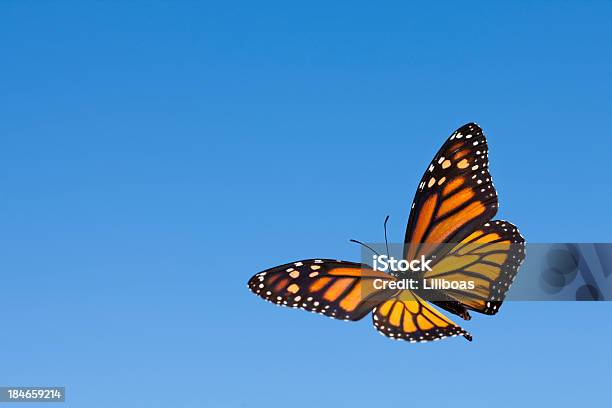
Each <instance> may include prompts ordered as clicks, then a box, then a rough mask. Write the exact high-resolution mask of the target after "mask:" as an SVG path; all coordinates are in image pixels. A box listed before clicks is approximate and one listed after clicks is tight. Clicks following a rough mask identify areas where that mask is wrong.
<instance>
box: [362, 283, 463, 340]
mask: <svg viewBox="0 0 612 408" xmlns="http://www.w3.org/2000/svg"><path fill="white" fill-rule="evenodd" d="M372 318H373V323H374V327H376V330H378V331H379V332H380V333H381V334H383V335H385V336H387V337H390V338H392V339H395V340H406V341H410V342H423V341H432V340H439V339H443V338H445V337H452V336H457V335H462V336H463V337H465V338H466V339H468V340H469V341H472V336H471V335H470V334H469V333H468V332H467V331H465V330H463V329H462V328H461V327H459V326H457V325H456V324H455V323H453V322H452V321H451V320H450V319H448V318H447V317H446V316H444V315H443V314H442V313H440V312H439V311H437V310H436V309H435V308H433V307H432V306H431V305H429V304H427V302H425V301H424V300H423V299H421V298H420V297H419V296H417V295H416V294H415V293H413V292H412V291H410V290H403V291H401V292H400V293H398V294H397V295H395V296H394V297H393V298H391V299H389V300H387V301H386V302H384V303H382V304H381V305H380V306H378V307H377V308H376V309H375V310H374V312H373V313H372Z"/></svg>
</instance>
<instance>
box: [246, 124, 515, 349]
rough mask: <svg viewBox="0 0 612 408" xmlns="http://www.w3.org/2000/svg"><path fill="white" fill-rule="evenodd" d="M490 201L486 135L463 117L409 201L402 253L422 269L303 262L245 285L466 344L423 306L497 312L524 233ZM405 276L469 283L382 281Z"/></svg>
mask: <svg viewBox="0 0 612 408" xmlns="http://www.w3.org/2000/svg"><path fill="white" fill-rule="evenodd" d="M497 208H498V199H497V193H496V191H495V188H494V187H493V183H492V181H491V176H490V174H489V171H488V147H487V142H486V139H485V137H484V134H483V133H482V130H481V129H480V127H478V125H476V124H474V123H469V124H467V125H464V126H462V127H461V128H459V129H457V130H456V131H455V132H454V133H453V134H452V135H451V136H450V137H449V138H448V139H447V141H446V143H444V145H443V146H442V147H441V148H440V150H439V151H438V153H437V154H436V155H435V156H434V159H433V160H432V161H431V163H430V165H429V166H428V168H427V170H426V171H425V174H424V175H423V177H422V178H421V181H420V183H419V185H418V188H417V192H416V194H415V197H414V200H413V203H412V205H411V210H410V217H409V221H408V226H407V228H406V235H405V239H404V243H405V247H404V253H403V259H405V260H415V259H425V258H427V259H429V260H430V264H431V268H430V269H429V270H427V271H421V272H408V271H406V272H398V273H393V274H387V273H384V272H381V271H378V270H374V269H373V268H372V267H370V266H369V265H365V264H360V263H355V262H346V261H338V260H330V259H307V260H302V261H296V262H291V263H288V264H285V265H280V266H277V267H274V268H270V269H267V270H265V271H263V272H260V273H258V274H256V275H254V276H253V277H252V278H251V279H250V280H249V283H248V287H249V289H250V290H251V291H252V292H253V293H255V294H256V295H258V296H260V297H262V298H263V299H265V300H267V301H270V302H273V303H276V304H278V305H281V306H288V307H294V308H300V309H305V310H308V311H311V312H315V313H320V314H323V315H326V316H329V317H331V318H335V319H342V320H350V321H355V320H360V319H362V318H363V317H365V316H366V315H367V314H368V313H370V312H371V313H372V321H373V324H374V326H375V328H376V329H377V330H378V331H379V332H380V333H381V334H383V335H385V336H387V337H389V338H391V339H395V340H407V341H411V342H424V341H432V340H438V339H442V338H445V337H451V336H457V335H462V336H463V337H465V338H466V339H468V340H470V341H471V340H472V336H471V335H470V334H469V333H468V332H467V331H465V330H464V329H462V328H461V327H459V326H458V325H457V324H455V323H454V322H452V321H451V320H450V319H448V318H447V317H446V316H445V315H444V314H443V313H441V312H440V311H439V310H437V309H436V308H435V307H434V306H433V305H432V304H431V303H433V304H435V305H436V306H438V307H441V308H442V309H444V310H447V311H449V312H451V313H453V314H455V315H458V316H460V317H461V318H463V319H465V320H469V319H470V314H469V311H476V312H479V313H483V314H495V313H497V312H498V310H499V307H500V305H501V303H502V301H503V299H504V297H505V294H506V292H507V290H508V288H509V286H510V284H511V283H512V281H513V279H514V277H515V276H516V274H517V272H518V268H519V266H520V264H521V262H522V261H523V259H524V239H523V238H522V236H521V235H520V233H519V232H518V230H517V229H516V227H515V226H514V225H512V224H511V223H509V222H507V221H500V220H491V219H492V218H493V217H494V216H495V214H496V212H497ZM409 278H416V279H417V280H420V281H423V280H425V279H430V280H438V281H445V282H450V283H449V285H450V284H451V283H453V282H454V283H457V282H460V281H462V280H466V279H469V280H470V281H471V282H473V289H472V290H466V289H462V287H459V285H455V286H453V288H454V289H450V290H444V291H442V290H434V291H426V290H423V288H420V289H390V288H389V287H390V286H391V287H393V286H394V285H393V284H391V285H390V283H391V282H394V283H397V281H398V280H401V279H409ZM428 300H429V301H431V303H429V302H428Z"/></svg>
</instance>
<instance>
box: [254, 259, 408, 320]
mask: <svg viewBox="0 0 612 408" xmlns="http://www.w3.org/2000/svg"><path fill="white" fill-rule="evenodd" d="M376 279H379V281H378V282H375V280H376ZM392 280H395V278H393V277H392V276H390V275H388V274H386V273H383V272H379V271H375V270H372V269H371V268H370V267H369V266H367V265H361V264H358V263H354V262H345V261H334V260H330V259H309V260H303V261H297V262H292V263H288V264H285V265H281V266H277V267H275V268H271V269H267V270H265V271H263V272H260V273H258V274H256V275H255V276H253V277H252V278H251V279H250V280H249V283H248V286H249V289H250V290H251V291H252V292H253V293H255V294H256V295H258V296H259V297H261V298H263V299H265V300H267V301H269V302H273V303H276V304H278V305H281V306H288V307H294V308H299V309H305V310H308V311H310V312H315V313H320V314H323V315H326V316H329V317H333V318H335V319H342V320H359V319H361V318H362V317H364V316H365V315H366V314H368V313H369V312H370V311H371V310H372V309H373V308H374V307H376V305H378V304H380V303H381V302H383V301H384V300H386V299H388V298H389V297H390V296H392V295H393V294H394V293H396V292H397V290H389V289H377V287H381V285H382V283H383V282H389V281H392Z"/></svg>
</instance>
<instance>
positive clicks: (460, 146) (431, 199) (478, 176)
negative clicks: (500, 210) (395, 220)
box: [404, 123, 497, 259]
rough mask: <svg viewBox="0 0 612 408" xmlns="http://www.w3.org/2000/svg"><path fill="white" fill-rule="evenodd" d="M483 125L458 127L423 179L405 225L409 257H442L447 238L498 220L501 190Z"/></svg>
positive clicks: (452, 239) (455, 238)
mask: <svg viewBox="0 0 612 408" xmlns="http://www.w3.org/2000/svg"><path fill="white" fill-rule="evenodd" d="M488 154H489V153H488V146H487V140H486V138H485V136H484V134H483V133H482V129H480V127H479V126H478V125H476V124H475V123H468V124H467V125H464V126H462V127H461V128H459V129H457V130H456V131H455V132H453V134H452V135H451V136H450V137H449V138H448V140H447V141H446V142H445V143H444V145H442V147H441V148H440V150H439V151H438V153H437V154H436V155H435V156H434V159H433V160H432V162H431V164H430V165H429V167H428V169H427V170H426V171H425V174H424V175H423V177H422V178H421V182H420V183H419V186H418V188H417V192H416V195H415V198H414V201H413V203H412V206H411V210H410V217H409V219H408V226H407V228H406V236H405V239H404V242H405V243H406V247H405V251H404V259H415V258H417V257H418V256H420V255H426V256H431V257H435V258H438V259H439V258H441V257H442V256H443V255H444V254H443V253H440V250H442V248H443V247H442V246H440V245H438V244H441V243H444V242H460V241H461V240H462V239H463V238H465V237H466V236H467V235H468V234H469V233H470V232H472V231H474V230H475V229H476V228H478V227H480V226H481V225H482V224H484V223H485V222H487V221H488V220H490V219H491V218H493V216H494V215H495V213H496V212H497V193H496V191H495V188H494V187H493V182H492V181H491V175H490V174H489V171H488V167H489V162H488Z"/></svg>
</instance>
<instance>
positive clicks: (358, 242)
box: [349, 239, 380, 256]
mask: <svg viewBox="0 0 612 408" xmlns="http://www.w3.org/2000/svg"><path fill="white" fill-rule="evenodd" d="M349 241H351V242H354V243H356V244H359V245H363V246H364V247H366V248H368V249H369V250H370V251H372V252H374V253H375V254H376V255H378V256H380V254H379V253H378V252H376V251H375V250H373V249H372V248H371V247H369V246H367V245H366V244H364V243H363V242H361V241H357V240H356V239H349Z"/></svg>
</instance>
